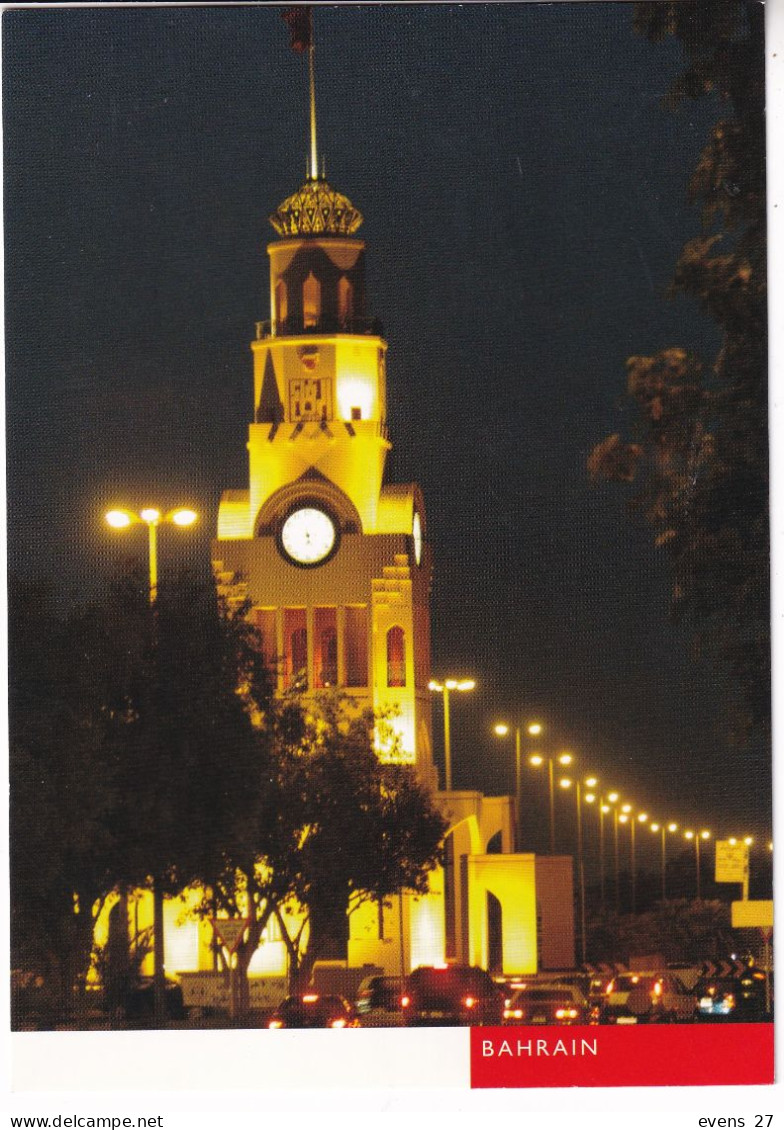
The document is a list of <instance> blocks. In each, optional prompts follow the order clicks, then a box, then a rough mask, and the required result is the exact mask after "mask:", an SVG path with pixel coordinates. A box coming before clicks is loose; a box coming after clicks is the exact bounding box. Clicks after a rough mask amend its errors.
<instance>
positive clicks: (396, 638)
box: [387, 625, 406, 687]
mask: <svg viewBox="0 0 784 1130" xmlns="http://www.w3.org/2000/svg"><path fill="white" fill-rule="evenodd" d="M405 685H406V637H405V633H404V631H403V629H402V628H401V627H399V626H397V625H396V626H395V627H394V628H390V629H389V631H388V632H387V686H388V687H404V686H405Z"/></svg>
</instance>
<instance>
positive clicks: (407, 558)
mask: <svg viewBox="0 0 784 1130" xmlns="http://www.w3.org/2000/svg"><path fill="white" fill-rule="evenodd" d="M270 219H271V223H272V225H273V227H274V228H275V230H276V231H277V232H278V235H279V237H280V238H279V239H278V240H276V241H274V242H273V243H271V244H270V246H269V247H268V254H269V261H270V318H269V319H268V320H266V321H260V322H258V323H257V326H256V338H255V340H254V341H253V342H252V343H251V349H252V352H253V375H254V376H253V386H254V415H253V419H252V420H251V422H250V424H249V427H248V443H247V450H248V486H247V487H246V488H245V487H244V488H242V489H237V490H229V491H226V492H225V493H224V495H223V498H222V501H221V505H220V511H219V517H218V531H217V538H216V540H215V542H214V545H213V557H214V568H215V572H216V576H217V577H218V580H219V582H220V583H222V584H223V585H224V586H225V587H226V590H227V591H228V592H230V593H233V594H234V595H236V596H237V597H242V598H245V599H248V600H249V601H250V603H251V605H252V609H253V611H252V617H253V621H254V624H255V626H256V629H257V631H258V633H259V637H260V639H261V646H262V648H263V650H264V654H265V658H266V661H267V663H268V665H269V666H270V668H271V670H272V671H274V673H275V678H276V680H277V686H278V690H279V691H281V692H282V691H286V690H291V689H297V690H299V691H301V692H302V693H303V694H305V695H309V694H313V693H318V692H320V691H326V690H329V689H337V690H340V691H345V692H346V694H348V695H350V697H351V699H353V700H354V701H355V702H356V703H357V705H358V707H360V708H364V707H369V708H371V709H373V710H374V711H376V712H378V713H379V714H384V713H387V714H389V716H390V725H391V727H392V730H393V731H394V740H390V741H387V742H386V743H384V742H381V743H380V746H379V750H378V752H379V756H381V757H382V758H386V759H388V760H395V761H401V762H404V763H409V764H412V765H415V766H416V768H417V770H418V772H419V773H420V774H421V776H422V777H423V779H424V780H426V781H428V782H429V783H431V784H435V777H434V770H433V757H432V730H431V727H432V722H431V705H430V692H429V690H428V682H429V679H430V614H429V592H430V581H431V553H430V547H429V545H428V541H427V522H426V517H425V507H424V501H423V498H422V493H421V491H420V489H419V487H418V486H417V485H416V484H415V483H404V484H387V483H385V481H384V467H385V463H386V458H387V453H388V451H389V449H390V446H391V444H390V441H389V438H388V434H387V419H386V353H387V343H386V341H385V340H384V337H383V330H382V327H381V325H380V323H379V322H378V321H377V320H376V319H375V318H373V317H372V316H371V315H370V314H369V312H368V306H367V303H366V291H365V245H364V243H363V242H362V240H360V239H357V238H356V236H355V232H356V231H357V229H358V228H359V226H360V224H361V222H362V217H361V215H360V213H359V212H358V211H357V209H356V208H354V206H353V205H352V204H351V202H350V201H349V200H348V199H347V198H346V197H345V196H342V195H341V194H340V193H337V192H335V191H334V189H332V188H331V187H330V186H329V184H328V183H327V182H326V180H324V179H323V178H316V179H308V180H307V181H306V182H305V184H304V185H302V186H301V188H299V189H298V190H297V192H295V193H294V194H293V195H292V196H290V197H288V198H287V199H286V200H285V201H284V202H283V203H282V204H281V205H280V207H279V208H278V209H277V210H276V211H275V212H274V213H273V215H272V216H271V218H270ZM237 578H239V579H240V583H239V585H237Z"/></svg>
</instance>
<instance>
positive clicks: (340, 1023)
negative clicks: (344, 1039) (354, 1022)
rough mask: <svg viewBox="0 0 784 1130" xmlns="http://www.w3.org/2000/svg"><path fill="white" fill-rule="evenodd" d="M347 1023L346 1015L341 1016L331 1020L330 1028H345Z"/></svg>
mask: <svg viewBox="0 0 784 1130" xmlns="http://www.w3.org/2000/svg"><path fill="white" fill-rule="evenodd" d="M346 1023H347V1021H346V1019H345V1017H343V1016H339V1017H338V1019H337V1020H330V1022H329V1026H330V1028H345V1027H346Z"/></svg>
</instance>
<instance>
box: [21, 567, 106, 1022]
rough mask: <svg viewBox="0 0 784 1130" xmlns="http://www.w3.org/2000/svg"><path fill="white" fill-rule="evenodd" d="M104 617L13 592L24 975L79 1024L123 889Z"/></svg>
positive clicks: (35, 592)
mask: <svg viewBox="0 0 784 1130" xmlns="http://www.w3.org/2000/svg"><path fill="white" fill-rule="evenodd" d="M108 644H109V633H108V631H107V624H106V621H105V619H104V618H103V617H102V616H101V615H100V614H99V613H97V612H95V611H89V612H82V613H74V614H72V615H71V616H70V617H68V618H67V619H63V618H62V617H60V616H59V615H58V611H57V603H56V601H55V600H54V598H53V596H52V595H51V594H50V593H49V592H47V591H45V590H43V589H40V588H36V587H31V586H29V585H27V584H25V583H22V582H18V581H14V580H13V579H12V583H11V585H10V586H9V737H10V743H9V770H10V784H11V809H10V815H11V828H10V831H11V837H10V864H11V952H12V964H13V967H14V968H16V969H19V970H20V971H23V972H24V973H25V974H27V975H31V976H37V977H39V978H41V979H42V980H43V981H44V983H45V984H46V986H47V988H48V989H49V990H50V992H51V991H52V990H53V994H52V995H53V996H54V998H55V999H56V1002H57V1006H58V1007H59V1009H60V1011H61V1012H64V1013H66V1014H67V1013H69V1012H70V1010H71V1008H72V1005H73V993H74V989H75V988H77V989H78V988H79V987H80V986H84V983H85V980H86V977H87V973H88V970H89V967H90V962H91V956H92V948H93V932H94V927H95V921H96V918H97V916H98V913H99V912H100V910H101V907H102V906H103V903H104V900H105V899H106V897H107V895H108V894H109V893H110V892H111V891H112V889H113V887H114V885H115V873H114V869H113V864H114V861H115V858H116V848H117V841H116V836H115V817H116V813H117V809H118V803H119V791H118V787H117V781H116V776H115V765H114V763H113V762H112V760H111V758H110V757H107V752H106V751H107V738H108V734H109V731H110V729H111V716H110V711H109V710H108V709H107V703H108V702H109V701H110V695H109V689H108V688H109V686H110V684H111V683H112V681H113V675H114V666H115V665H114V654H115V653H114V652H113V649H112V648H111V647H110V646H108Z"/></svg>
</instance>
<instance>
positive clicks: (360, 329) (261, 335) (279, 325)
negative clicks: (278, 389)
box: [256, 318, 384, 341]
mask: <svg viewBox="0 0 784 1130" xmlns="http://www.w3.org/2000/svg"><path fill="white" fill-rule="evenodd" d="M332 334H364V335H366V336H368V337H383V336H384V327H383V325H382V324H381V322H380V321H379V320H378V318H322V319H321V320H320V321H318V322H316V323H315V324H314V325H310V326H296V325H294V323H293V321H292V320H288V321H285V322H278V321H275V320H274V319H272V320H269V321H266V322H256V341H267V340H268V339H269V338H273V337H308V336H311V335H312V336H314V337H324V336H326V335H330V336H331V335H332Z"/></svg>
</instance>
